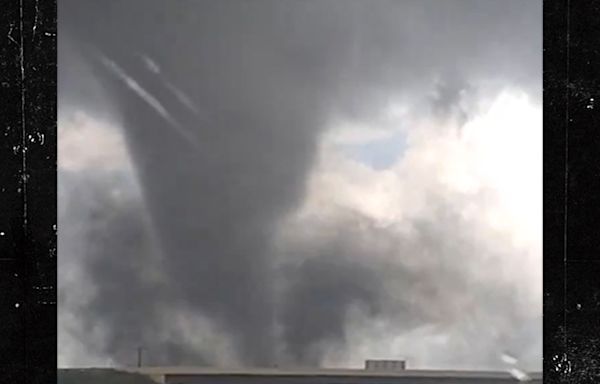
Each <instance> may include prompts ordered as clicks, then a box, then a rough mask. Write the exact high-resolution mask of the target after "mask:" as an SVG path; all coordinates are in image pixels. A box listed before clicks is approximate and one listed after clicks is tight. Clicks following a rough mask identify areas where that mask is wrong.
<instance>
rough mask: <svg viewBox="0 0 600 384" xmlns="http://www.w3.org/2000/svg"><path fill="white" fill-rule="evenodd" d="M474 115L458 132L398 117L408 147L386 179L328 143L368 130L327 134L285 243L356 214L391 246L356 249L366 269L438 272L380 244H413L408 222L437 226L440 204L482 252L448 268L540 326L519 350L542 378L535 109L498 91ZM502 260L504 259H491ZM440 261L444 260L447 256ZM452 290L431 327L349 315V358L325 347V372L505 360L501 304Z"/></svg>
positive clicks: (432, 264) (436, 265) (415, 296)
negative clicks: (402, 363)
mask: <svg viewBox="0 0 600 384" xmlns="http://www.w3.org/2000/svg"><path fill="white" fill-rule="evenodd" d="M472 109H473V110H472V111H469V112H471V113H470V115H469V116H470V117H469V119H468V121H467V122H466V123H465V124H464V125H462V126H461V125H460V124H459V123H457V121H455V120H453V119H451V118H446V119H444V118H435V117H431V116H425V117H421V116H407V115H406V113H405V112H403V114H402V116H401V117H400V118H399V121H398V124H399V125H402V126H403V127H404V128H402V129H403V130H404V132H405V134H406V141H407V148H406V149H405V151H404V153H402V154H399V156H398V159H399V160H398V161H397V162H396V163H395V164H393V165H392V166H390V167H389V168H387V169H383V170H374V169H372V168H370V167H368V166H367V165H365V164H362V163H360V162H359V161H356V160H355V159H351V158H349V157H347V156H345V155H344V153H343V152H342V151H339V150H336V144H337V143H339V142H340V141H341V142H347V141H348V140H349V138H348V137H350V138H351V139H352V140H353V141H352V142H353V143H357V140H359V139H360V138H362V140H364V141H368V140H371V139H372V137H371V136H370V134H369V133H368V129H369V127H368V126H365V128H364V129H365V131H367V132H365V133H361V132H360V130H359V129H356V127H357V126H356V125H353V126H352V125H346V126H350V127H351V128H352V129H351V130H349V131H350V132H351V134H348V133H344V132H343V126H341V128H340V129H338V130H335V129H334V130H332V131H331V133H330V135H331V136H329V137H325V139H324V140H323V142H322V149H321V158H320V162H319V164H318V166H317V168H316V169H315V171H314V173H313V174H312V177H311V179H310V181H309V186H308V192H307V199H306V201H305V204H304V206H303V207H302V209H300V210H299V211H298V212H297V215H296V216H294V218H293V219H291V220H290V222H289V223H290V226H289V227H290V228H292V229H291V230H289V232H284V235H285V236H284V238H286V239H288V241H291V242H293V241H301V240H298V239H301V238H304V239H311V240H309V241H314V242H319V241H320V240H319V239H322V238H324V237H327V236H335V235H331V234H330V233H335V231H336V223H338V222H340V221H344V220H345V219H339V215H345V214H346V213H344V212H348V211H351V212H357V213H358V214H359V215H361V216H364V217H367V218H369V220H371V222H372V223H374V225H375V226H376V228H377V227H378V228H385V229H386V233H387V234H388V235H389V234H392V235H391V236H392V239H391V240H390V239H389V236H388V237H387V238H386V239H387V240H384V241H381V239H377V238H375V239H372V238H368V237H367V238H365V239H363V238H360V241H364V242H365V244H364V248H365V249H367V252H366V253H365V254H364V255H363V257H364V258H367V259H368V258H373V257H384V258H385V257H388V258H394V257H396V258H397V260H396V261H397V262H398V263H400V264H403V265H404V267H405V268H407V269H410V270H412V271H430V272H431V271H437V270H438V269H440V268H441V267H440V265H441V264H444V263H445V261H443V260H438V259H433V260H428V259H423V258H418V257H417V258H415V257H412V258H409V259H406V258H402V255H400V254H398V255H395V253H394V249H395V248H394V246H391V248H390V245H389V244H388V243H386V242H387V241H390V242H391V243H394V241H396V240H394V236H396V237H397V241H399V242H402V241H407V240H406V239H410V238H411V227H412V226H413V223H414V222H415V221H418V220H421V219H426V220H427V219H430V218H432V217H435V209H436V207H434V206H431V205H430V201H431V199H430V197H431V196H432V195H433V196H436V197H437V198H440V197H441V198H442V199H446V200H447V201H448V202H449V204H450V205H452V206H453V207H454V208H455V209H456V210H458V211H459V212H460V214H461V216H462V218H463V219H464V220H465V222H466V223H468V227H467V228H466V230H467V231H466V232H467V233H464V234H463V235H464V236H466V238H467V239H469V241H474V242H476V243H477V244H478V247H479V248H477V250H478V251H480V254H479V253H478V252H474V253H473V254H468V253H466V254H465V255H467V256H464V255H458V257H463V259H459V260H454V261H451V262H450V263H453V264H452V265H462V266H461V267H459V268H462V269H464V273H465V276H466V279H467V280H469V281H470V283H469V284H472V285H471V287H472V289H479V287H483V288H486V287H487V288H489V289H491V290H493V291H494V292H496V293H497V292H498V290H502V289H505V290H506V292H507V293H508V292H514V293H515V297H513V298H511V299H510V300H511V301H513V302H514V305H515V306H516V307H517V308H518V311H519V312H522V313H523V316H525V318H527V319H534V320H532V321H533V322H535V321H536V320H535V319H539V327H536V328H535V329H531V328H527V329H526V330H524V331H522V332H525V333H526V334H527V335H526V336H527V337H528V338H529V339H528V340H534V341H533V342H532V343H533V344H535V343H537V344H535V345H533V344H532V345H529V344H527V345H525V346H523V347H521V350H519V351H516V353H517V355H519V356H521V357H523V358H524V359H525V361H526V364H528V367H533V369H539V361H538V360H539V357H540V356H539V354H540V353H541V337H542V336H541V313H542V306H541V304H542V295H541V288H542V280H541V278H542V251H541V243H542V221H541V220H542V198H541V197H542V163H541V162H542V115H541V109H540V107H539V105H536V104H535V103H532V102H531V101H530V100H529V99H528V97H527V95H526V94H524V93H521V92H520V91H518V90H514V89H511V90H505V91H503V92H501V93H500V94H497V95H496V96H495V97H494V98H493V100H491V101H489V102H485V103H480V104H479V105H478V106H477V107H476V108H472ZM407 121H408V122H410V124H407ZM373 131H375V132H377V133H376V134H375V135H376V136H377V135H381V132H383V131H382V130H381V129H380V128H378V127H375V128H374V129H373ZM336 135H337V136H336ZM361 135H362V136H361ZM346 222H347V221H346ZM361 225H362V224H361ZM331 231H333V232H331ZM463 231H464V229H463ZM394 234H395V235H394ZM452 241H456V242H459V241H461V240H460V239H458V238H457V239H452ZM386 247H388V248H389V249H388V248H386ZM361 249H362V248H361ZM386 249H387V250H386ZM390 249H391V250H390ZM498 249H503V250H505V251H496V250H498ZM506 250H508V251H506ZM371 251H372V252H371ZM447 252H452V250H451V249H448V250H447ZM445 257H447V258H449V260H451V259H452V255H447V256H445ZM464 257H466V258H464ZM432 273H433V272H432ZM435 273H437V272H435ZM440 284H441V283H440ZM393 287H394V285H393V283H392V284H391V285H390V287H389V289H390V290H391V294H392V295H393V294H400V295H402V294H401V293H399V292H398V291H394V288H393ZM402 289H405V288H402ZM470 289H471V288H470ZM451 290H452V288H449V292H447V293H442V297H441V298H440V300H447V301H449V302H450V303H451V304H450V307H451V308H450V309H448V308H443V306H444V305H443V304H442V303H441V302H440V303H435V302H434V303H431V308H429V309H427V310H429V311H430V313H429V315H428V316H429V318H430V319H435V318H436V316H439V318H440V321H439V324H437V325H436V323H435V320H434V321H433V323H431V324H427V323H423V324H421V326H417V327H415V328H412V329H410V328H409V330H407V329H406V328H403V327H401V328H395V327H394V325H393V324H390V322H389V321H385V320H384V319H382V318H373V317H369V316H364V315H361V314H360V313H358V312H357V313H356V314H353V315H351V316H350V320H349V321H348V323H347V325H346V327H347V333H348V334H347V341H348V348H344V349H342V350H343V351H341V350H340V348H335V347H333V348H331V351H330V353H329V354H328V356H327V359H326V360H327V363H328V364H330V365H347V364H351V365H360V364H361V362H362V360H363V359H364V358H365V356H368V357H370V358H377V357H381V358H384V357H387V358H389V357H399V356H400V357H407V358H408V359H409V360H410V361H411V362H412V364H413V366H414V365H417V366H418V367H421V368H423V367H435V368H439V367H444V366H447V367H456V366H457V364H459V365H460V364H463V365H464V364H465V363H464V362H465V361H473V363H472V366H464V368H477V367H481V363H483V364H484V365H485V364H486V363H485V362H482V361H475V360H473V356H476V355H477V353H481V354H484V353H489V351H490V349H493V348H499V349H501V348H503V345H502V340H504V339H506V338H507V337H512V336H513V335H507V333H511V332H508V331H507V329H511V327H513V326H514V324H512V323H511V320H510V319H509V318H510V316H509V314H505V313H503V312H502V310H503V308H504V309H505V310H509V309H508V308H507V307H506V308H505V307H503V304H502V303H500V304H498V306H497V308H496V307H494V303H493V302H486V297H485V296H484V295H476V294H473V295H470V293H469V291H468V290H467V291H461V290H460V289H459V290H457V291H456V294H453V293H452V292H451ZM406 295H408V296H412V297H409V298H408V299H407V300H416V301H418V300H419V298H420V297H421V296H420V294H419V288H418V287H416V286H415V287H414V288H412V289H410V291H409V292H408V293H406ZM424 297H425V296H424ZM490 300H491V299H490ZM436 305H438V306H439V307H440V308H442V309H438V308H437V307H436ZM417 306H418V304H417ZM438 310H439V314H436V313H435V312H436V311H438ZM452 316H456V318H454V319H453V318H452ZM518 332H521V331H520V330H518V329H515V330H514V333H515V334H517V333H518ZM474 340H478V341H474ZM480 340H484V341H480ZM485 340H487V341H485ZM524 343H527V342H524ZM475 344H476V345H475ZM538 344H539V345H538ZM478 348H480V351H478ZM433 351H435V352H433ZM498 353H501V350H498ZM499 364H501V362H500V360H499Z"/></svg>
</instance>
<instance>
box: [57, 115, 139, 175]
mask: <svg viewBox="0 0 600 384" xmlns="http://www.w3.org/2000/svg"><path fill="white" fill-rule="evenodd" d="M60 117H62V116H60ZM59 120H60V121H59V124H58V166H59V168H61V169H64V170H69V171H82V170H84V169H86V168H93V169H100V170H116V169H124V168H128V167H130V159H129V155H128V153H127V148H126V144H125V142H124V137H123V134H122V133H121V132H120V131H119V130H118V129H116V128H115V126H114V123H111V122H108V121H104V120H99V119H98V118H94V117H92V116H90V115H88V114H86V113H85V112H82V111H77V112H74V113H70V114H66V116H65V117H64V118H59Z"/></svg>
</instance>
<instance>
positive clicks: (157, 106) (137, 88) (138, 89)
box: [100, 55, 197, 146]
mask: <svg viewBox="0 0 600 384" xmlns="http://www.w3.org/2000/svg"><path fill="white" fill-rule="evenodd" d="M100 59H101V61H102V63H103V64H104V65H105V66H106V67H107V68H109V69H110V70H111V71H112V72H113V73H115V74H116V75H117V76H118V77H119V78H120V79H121V80H122V81H123V82H125V84H126V85H127V87H129V88H130V89H131V90H132V91H134V92H135V93H136V94H137V95H138V96H140V97H141V98H142V100H144V101H145V102H146V103H148V105H150V106H151V107H152V108H153V109H154V110H155V111H156V112H158V113H159V114H160V115H161V116H162V117H163V118H164V119H165V120H167V122H169V123H170V124H171V125H172V126H173V127H174V128H175V129H176V130H177V132H179V134H181V135H182V136H183V137H184V138H185V139H186V140H187V141H188V142H189V143H190V144H192V145H194V146H197V142H196V138H195V137H194V136H192V135H191V134H190V132H188V131H187V130H185V129H184V128H183V127H182V126H181V125H180V124H179V123H178V122H177V121H175V119H174V118H173V117H171V115H170V114H169V112H168V111H167V110H166V108H165V107H164V106H163V105H162V104H161V103H160V101H158V100H157V99H156V98H155V97H154V96H152V95H151V94H150V93H148V91H146V90H145V89H144V88H143V87H142V86H141V85H140V84H139V83H138V82H137V81H135V80H134V79H132V78H131V77H130V76H128V75H127V74H126V73H125V71H124V70H123V69H122V68H121V67H119V66H118V65H117V63H115V62H114V61H112V60H110V59H108V58H107V57H105V56H102V55H101V56H100Z"/></svg>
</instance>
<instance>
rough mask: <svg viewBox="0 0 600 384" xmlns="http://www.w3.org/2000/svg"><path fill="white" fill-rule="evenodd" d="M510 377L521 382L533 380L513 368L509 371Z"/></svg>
mask: <svg viewBox="0 0 600 384" xmlns="http://www.w3.org/2000/svg"><path fill="white" fill-rule="evenodd" d="M508 372H509V373H510V375H511V376H512V377H514V378H515V379H517V380H519V381H529V380H531V378H530V377H529V375H528V374H527V373H525V372H523V371H522V370H520V369H518V368H511V369H509V370H508Z"/></svg>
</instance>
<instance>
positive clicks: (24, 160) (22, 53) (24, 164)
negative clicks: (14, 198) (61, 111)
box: [19, 0, 27, 231]
mask: <svg viewBox="0 0 600 384" xmlns="http://www.w3.org/2000/svg"><path fill="white" fill-rule="evenodd" d="M19 5H20V9H19V17H20V18H21V20H20V28H21V30H20V35H21V49H20V64H21V137H22V143H21V144H22V146H23V152H22V153H23V156H22V167H23V175H27V142H26V138H25V136H26V129H25V51H24V49H23V48H24V47H23V45H24V40H23V0H20V2H19ZM22 180H23V229H25V231H27V177H25V178H23V179H22Z"/></svg>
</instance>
